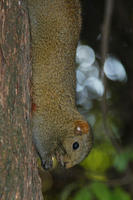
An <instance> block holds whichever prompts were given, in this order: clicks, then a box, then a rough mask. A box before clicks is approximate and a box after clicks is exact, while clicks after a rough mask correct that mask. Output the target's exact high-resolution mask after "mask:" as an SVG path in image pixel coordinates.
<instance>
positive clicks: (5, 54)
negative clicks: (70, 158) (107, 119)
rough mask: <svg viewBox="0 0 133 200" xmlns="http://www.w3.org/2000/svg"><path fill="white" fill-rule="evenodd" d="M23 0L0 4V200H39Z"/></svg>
mask: <svg viewBox="0 0 133 200" xmlns="http://www.w3.org/2000/svg"><path fill="white" fill-rule="evenodd" d="M30 80H31V65H30V34H29V21H28V11H27V4H26V1H25V0H23V1H22V0H1V1H0V200H16V199H20V200H21V199H24V200H31V199H36V200H40V199H41V200H42V199H43V197H42V193H41V184H40V178H39V176H38V170H37V164H36V158H35V151H34V147H33V144H32V134H31V130H30V129H31V123H30V121H31V103H30V92H31V91H30Z"/></svg>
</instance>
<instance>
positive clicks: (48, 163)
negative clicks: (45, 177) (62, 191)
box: [41, 158, 53, 170]
mask: <svg viewBox="0 0 133 200" xmlns="http://www.w3.org/2000/svg"><path fill="white" fill-rule="evenodd" d="M41 164H42V167H43V168H44V169H45V170H49V169H51V168H52V167H53V160H52V158H47V159H46V160H42V162H41Z"/></svg>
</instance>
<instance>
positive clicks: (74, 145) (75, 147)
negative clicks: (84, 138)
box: [73, 142, 79, 150]
mask: <svg viewBox="0 0 133 200" xmlns="http://www.w3.org/2000/svg"><path fill="white" fill-rule="evenodd" d="M78 148H79V143H78V142H74V143H73V149H74V150H76V149H78Z"/></svg>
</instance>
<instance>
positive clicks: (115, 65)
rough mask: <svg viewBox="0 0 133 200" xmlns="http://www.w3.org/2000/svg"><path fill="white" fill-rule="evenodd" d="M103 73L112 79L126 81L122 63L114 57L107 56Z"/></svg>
mask: <svg viewBox="0 0 133 200" xmlns="http://www.w3.org/2000/svg"><path fill="white" fill-rule="evenodd" d="M104 73H105V74H106V76H107V77H108V78H109V79H111V80H113V81H116V80H118V81H126V80H127V75H126V71H125V68H124V66H123V65H122V63H121V62H120V61H119V60H118V59H116V58H115V57H112V56H109V57H108V58H107V59H106V60H105V63H104Z"/></svg>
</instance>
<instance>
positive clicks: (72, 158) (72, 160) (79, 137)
mask: <svg viewBox="0 0 133 200" xmlns="http://www.w3.org/2000/svg"><path fill="white" fill-rule="evenodd" d="M92 141H93V138H92V132H91V128H90V126H89V124H88V123H87V122H86V121H83V120H77V121H75V122H74V134H73V135H69V136H66V137H65V138H64V140H63V141H61V143H60V144H59V149H58V151H57V154H56V156H57V160H58V161H59V162H60V163H61V165H62V166H63V167H65V168H70V167H73V166H74V165H76V164H78V163H80V162H81V161H82V160H83V159H84V158H85V157H86V156H87V155H88V154H89V152H90V150H91V148H92V143H93V142H92Z"/></svg>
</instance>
